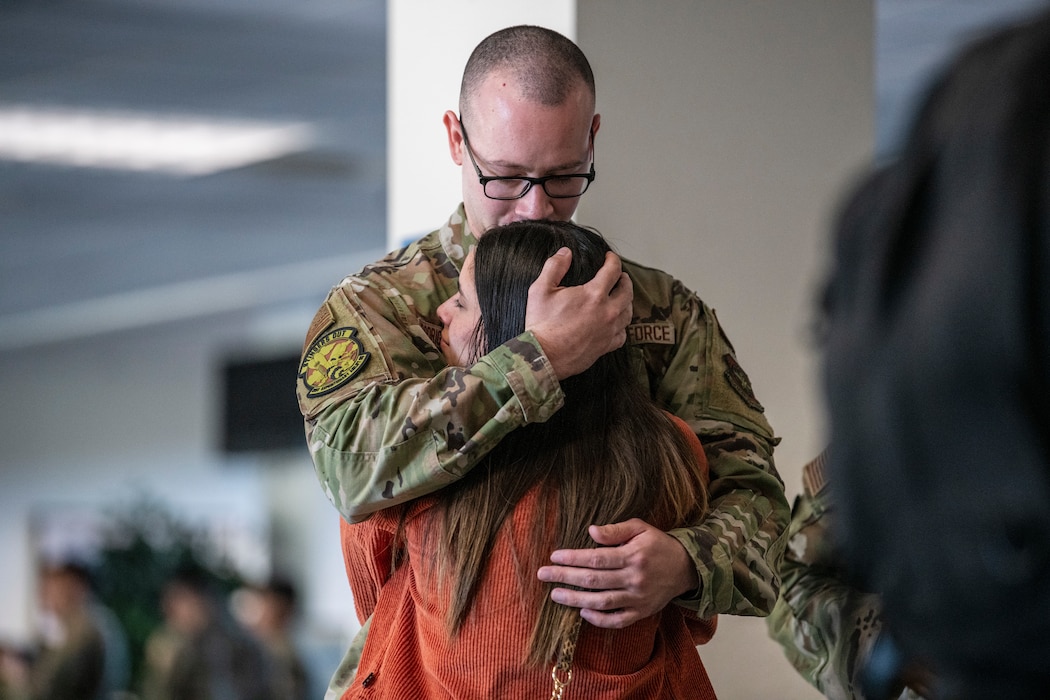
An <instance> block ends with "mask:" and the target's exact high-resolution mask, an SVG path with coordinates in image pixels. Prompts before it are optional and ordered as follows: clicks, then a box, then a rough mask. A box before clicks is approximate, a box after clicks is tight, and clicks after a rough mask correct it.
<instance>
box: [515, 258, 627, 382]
mask: <svg viewBox="0 0 1050 700" xmlns="http://www.w3.org/2000/svg"><path fill="white" fill-rule="evenodd" d="M571 263H572V252H571V251H570V250H569V249H568V248H562V249H560V250H559V251H558V252H556V253H555V254H554V255H553V256H551V257H550V258H548V259H547V262H546V263H545V264H544V266H543V270H542V271H540V276H539V277H537V278H536V281H535V282H533V283H532V286H531V287H529V299H528V305H527V306H526V309H525V329H526V330H529V331H532V333H533V335H535V336H536V339H537V340H539V342H540V347H542V348H543V353H544V354H545V355H546V356H547V359H548V360H549V361H550V363H551V366H552V367H553V368H554V373H555V375H556V376H557V377H558V379H565V378H566V377H571V376H573V375H576V374H579V373H580V372H582V371H584V370H585V369H587V368H588V367H590V366H591V365H592V364H594V361H595V360H597V359H598V358H599V357H601V356H602V355H604V354H605V353H607V352H611V351H613V350H615V349H616V348H618V347H620V346H621V345H623V344H624V343H625V342H626V341H627V324H629V323H630V322H631V304H632V302H633V301H634V286H633V285H632V284H631V278H630V277H628V276H627V273H626V272H624V271H623V269H622V268H621V267H620V257H619V256H618V255H616V254H615V253H612V252H610V253H606V255H605V264H604V265H602V267H601V269H600V270H598V273H597V274H596V275H595V276H594V279H592V280H591V281H590V282H587V283H586V284H582V285H579V286H576V287H560V286H558V285H559V284H560V283H561V280H562V278H563V277H564V276H565V273H566V272H567V271H568V269H569V265H570V264H571Z"/></svg>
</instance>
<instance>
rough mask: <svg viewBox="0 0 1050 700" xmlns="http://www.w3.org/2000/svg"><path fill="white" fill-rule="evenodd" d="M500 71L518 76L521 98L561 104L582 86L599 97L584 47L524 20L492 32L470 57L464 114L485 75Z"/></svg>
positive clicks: (462, 104) (463, 93)
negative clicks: (517, 24)
mask: <svg viewBox="0 0 1050 700" xmlns="http://www.w3.org/2000/svg"><path fill="white" fill-rule="evenodd" d="M497 71H500V72H503V73H505V74H507V75H509V76H510V77H512V78H513V79H514V81H515V82H516V83H517V85H516V88H517V89H518V90H519V91H520V93H521V95H522V97H524V98H525V99H527V100H529V101H530V102H535V103H537V104H541V105H544V106H548V107H555V106H558V105H561V104H562V103H564V102H565V100H566V99H567V98H568V97H569V95H570V94H572V92H573V91H574V90H578V89H579V88H580V86H581V85H582V86H586V88H587V91H588V92H589V93H590V96H591V98H592V100H593V98H594V74H593V73H592V72H591V66H590V63H588V61H587V57H586V56H584V55H583V52H582V51H581V50H580V47H578V46H577V45H576V44H574V43H573V42H572V41H570V40H569V39H567V38H566V37H564V36H562V35H561V34H559V33H558V32H556V31H553V30H551V29H546V28H544V27H535V26H530V25H519V26H516V27H508V28H507V29H501V30H499V31H498V32H495V33H493V34H490V35H489V36H487V37H486V38H485V39H483V40H482V41H481V43H480V44H478V45H477V47H476V48H475V49H474V52H473V53H471V55H470V58H469V59H467V65H466V68H464V70H463V82H462V84H461V85H460V92H459V111H460V114H461V115H466V116H468V117H469V115H470V110H471V106H472V104H473V102H474V98H475V97H476V96H477V93H478V91H479V90H480V89H481V86H482V85H483V84H484V82H485V79H486V78H488V77H489V76H490V75H491V74H493V73H495V72H497Z"/></svg>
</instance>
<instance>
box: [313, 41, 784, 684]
mask: <svg viewBox="0 0 1050 700" xmlns="http://www.w3.org/2000/svg"><path fill="white" fill-rule="evenodd" d="M459 107H460V109H459V114H456V113H455V112H452V111H449V112H446V114H445V116H444V124H445V128H446V133H447V137H448V146H449V152H450V154H451V157H452V159H453V161H454V162H455V163H456V164H457V165H459V166H461V171H462V185H463V203H462V204H461V205H460V206H459V207H458V208H457V209H456V211H455V212H454V213H453V214H452V216H451V217H450V218H449V220H448V221H447V222H446V223H445V224H444V225H443V226H442V227H441V228H439V229H438V230H436V231H434V232H433V233H431V234H429V235H427V236H425V237H423V238H422V239H420V240H418V241H416V242H414V243H411V244H410V245H408V246H406V247H405V248H404V249H402V250H399V251H396V252H394V253H391V254H390V255H388V256H387V257H386V258H384V259H383V260H381V261H379V262H377V263H375V264H373V265H370V266H368V267H366V268H365V269H364V270H363V271H362V272H360V273H359V274H356V275H352V276H350V277H347V278H346V279H344V280H343V281H342V282H341V283H340V284H339V285H337V286H336V287H335V288H334V289H333V290H332V292H331V293H330V294H329V296H328V298H327V299H326V300H325V302H324V304H323V306H322V307H321V309H320V310H319V311H318V313H317V316H316V317H315V319H314V321H313V323H312V324H311V327H310V329H309V331H308V333H307V337H306V343H305V346H304V351H303V358H302V363H301V365H300V374H299V383H298V389H297V393H298V397H299V401H300V407H301V409H302V412H303V415H304V417H305V420H306V431H307V442H308V445H309V449H310V452H311V455H312V457H313V461H314V465H315V468H316V471H317V475H318V478H319V479H320V481H321V484H322V486H323V487H324V489H325V491H326V493H327V495H328V497H329V499H330V500H331V501H332V503H333V504H334V505H335V506H336V508H337V509H338V510H339V512H340V513H341V514H342V516H343V517H344V518H345V519H347V520H348V521H359V520H362V519H364V518H366V517H368V516H369V514H370V513H373V512H375V511H377V510H380V509H383V508H387V507H390V506H393V505H396V504H398V503H402V502H405V501H408V500H410V499H413V498H416V497H419V496H422V495H425V494H427V493H431V492H433V491H435V490H437V489H440V488H442V487H444V486H446V485H448V484H451V483H453V482H454V481H456V480H457V479H459V478H461V477H462V476H463V475H464V474H466V473H467V472H468V471H469V470H470V469H471V468H472V467H473V466H474V465H475V464H477V463H478V461H479V460H480V459H481V458H482V457H484V455H485V454H486V453H487V452H488V451H489V450H490V449H491V448H492V446H493V445H495V444H496V443H497V442H498V441H499V440H500V439H501V438H502V437H503V436H504V435H506V434H507V433H508V432H509V431H511V430H514V429H515V428H517V427H519V426H521V425H524V424H526V423H529V422H534V421H545V420H546V419H547V418H548V417H549V416H550V415H552V414H553V412H554V411H557V410H558V409H559V407H560V406H561V404H562V401H563V394H562V392H561V388H560V384H559V382H560V381H561V380H563V379H565V378H567V377H570V376H572V375H574V374H576V373H578V372H580V371H582V370H583V369H585V368H586V367H588V366H590V364H591V363H593V361H594V360H595V359H596V358H597V357H599V356H601V355H602V354H604V353H606V352H608V351H609V350H611V349H613V348H616V347H619V346H620V345H622V344H623V343H624V342H625V341H628V342H629V343H630V345H631V348H632V352H633V353H634V356H635V358H636V366H637V367H638V371H639V374H640V376H641V377H642V378H643V381H644V382H645V383H646V385H648V386H649V387H650V390H651V393H652V395H653V396H654V397H655V398H656V399H657V400H658V401H659V402H660V403H662V404H663V405H664V406H666V407H667V409H668V410H670V411H672V412H674V413H676V414H677V415H679V416H680V417H682V418H683V419H684V420H686V421H687V422H688V423H689V424H690V425H691V426H693V428H694V430H695V431H696V432H697V434H698V435H699V436H700V439H701V441H702V442H703V444H704V446H705V449H706V451H707V456H708V461H709V463H710V465H711V475H712V481H711V512H710V514H709V516H708V517H707V518H706V519H705V520H704V521H703V522H701V523H697V524H696V525H695V526H694V527H691V528H684V529H680V530H675V531H672V532H670V533H665V532H661V531H659V530H657V529H656V528H654V527H652V526H649V525H642V526H639V525H633V526H632V525H628V524H625V523H613V524H608V525H603V526H602V527H601V528H599V529H598V530H597V532H598V536H597V537H596V538H595V539H596V541H597V542H598V544H599V545H603V547H602V548H600V549H585V550H563V551H557V552H554V553H552V555H551V564H550V565H549V566H544V567H542V568H541V569H540V570H539V571H538V572H537V575H538V576H539V577H540V579H542V580H544V581H548V582H551V583H554V584H562V585H564V586H565V587H562V586H557V587H555V588H554V590H553V592H552V594H551V595H552V598H553V599H554V600H556V601H557V602H560V603H563V604H565V605H570V606H574V607H578V608H580V609H581V615H582V616H583V617H584V619H586V620H587V621H588V622H590V623H591V624H594V625H598V626H604V627H624V626H627V625H629V624H631V623H633V622H635V621H637V620H639V619H641V618H643V617H646V616H648V615H651V614H653V613H655V612H656V611H658V610H660V609H662V608H663V607H664V606H665V605H667V604H668V603H669V602H672V601H674V602H675V603H677V604H679V605H684V606H687V607H689V608H690V609H692V610H695V611H697V612H698V613H699V614H700V615H701V616H704V617H709V616H713V615H715V614H717V613H730V614H745V615H764V614H768V613H769V611H770V610H771V609H772V606H773V604H774V602H775V600H776V595H777V588H778V579H777V570H778V566H779V561H780V558H781V555H782V552H783V541H784V540H783V533H784V529H785V527H786V525H787V520H788V513H789V511H788V505H787V501H786V498H785V496H784V491H783V483H782V482H781V480H780V477H779V476H778V474H777V472H776V469H775V467H774V465H773V459H772V451H773V447H774V445H775V444H776V442H777V440H776V438H775V437H774V436H773V432H772V429H771V428H770V426H769V424H768V422H767V421H766V419H765V416H764V415H763V408H762V405H761V404H760V403H759V402H758V400H757V399H756V398H755V396H754V393H753V391H752V389H751V385H750V382H749V381H748V378H747V375H746V374H745V372H744V370H743V369H742V368H741V367H740V365H739V364H738V362H737V361H736V357H735V351H734V349H733V347H732V345H731V344H730V343H729V341H728V339H727V338H726V336H725V333H724V332H723V331H722V329H721V327H720V326H719V323H718V320H717V319H716V318H715V315H714V312H713V310H712V309H710V308H709V307H708V306H707V305H706V304H704V303H703V302H702V301H701V300H700V299H699V298H698V297H697V296H696V295H695V294H694V293H693V292H691V291H690V290H688V289H686V288H685V287H684V286H683V285H682V284H681V283H680V282H678V281H677V280H675V279H673V278H671V277H670V276H668V275H667V274H665V273H663V272H660V271H658V270H654V269H651V268H646V267H642V266H639V265H636V264H633V263H630V262H627V261H620V260H619V258H617V257H616V256H615V255H612V254H610V257H609V259H608V260H607V264H606V266H605V268H603V269H602V271H600V272H599V274H598V275H597V276H596V277H595V279H594V280H592V282H591V283H588V284H587V285H582V286H579V287H572V288H560V287H558V282H559V281H560V279H561V276H562V275H563V274H564V272H565V270H566V269H567V266H568V261H567V260H566V258H565V257H564V253H563V254H559V255H555V256H554V257H552V258H551V259H550V261H548V265H547V267H546V268H545V270H544V273H543V275H541V277H540V278H539V279H538V280H537V282H536V283H535V284H534V285H533V287H532V289H531V290H530V293H529V300H528V307H527V311H526V324H525V325H526V329H527V330H526V331H525V333H523V334H522V335H521V336H519V337H517V338H515V339H514V340H513V341H510V342H508V343H506V344H504V345H502V346H500V347H498V348H496V349H494V350H493V351H492V352H490V353H488V354H487V355H485V356H484V357H482V358H481V359H480V360H479V361H478V362H476V363H475V364H473V365H472V366H470V367H449V366H446V365H445V362H444V360H443V359H442V355H441V352H440V350H439V335H440V321H439V319H438V317H437V308H438V306H440V305H441V304H442V303H443V302H444V301H445V300H447V299H448V298H450V297H451V296H452V295H453V294H455V292H456V289H457V276H458V275H459V271H460V269H461V267H462V264H463V261H464V259H465V257H466V255H467V253H468V252H469V250H470V248H471V246H472V245H473V244H474V243H475V241H476V240H477V237H479V236H481V235H483V234H484V232H485V231H486V230H488V229H489V228H491V227H492V226H494V225H497V224H503V223H509V222H512V221H519V220H525V219H544V218H546V219H559V220H566V219H569V218H570V217H571V216H572V215H573V213H574V212H575V210H576V206H577V203H578V201H579V197H580V196H581V195H583V193H584V192H585V191H586V190H587V188H588V187H589V186H590V184H591V182H592V181H593V180H594V179H595V176H596V169H595V137H596V134H597V132H598V129H599V126H600V116H599V115H598V114H596V113H595V111H594V108H595V93H594V78H593V75H592V73H591V68H590V66H589V64H588V62H587V59H586V57H585V56H584V55H583V53H582V52H581V51H580V50H579V48H578V47H577V46H576V45H575V44H573V43H572V42H571V41H569V40H568V39H566V38H565V37H563V36H561V35H560V34H558V33H556V32H553V31H550V30H547V29H543V28H540V27H525V26H521V27H512V28H509V29H505V30H501V31H499V32H496V33H494V34H493V35H491V36H489V37H487V38H486V39H485V40H483V41H482V42H481V44H479V45H478V47H477V48H475V50H474V52H473V53H472V55H471V57H470V59H469V60H468V62H467V66H466V69H465V71H464V75H463V81H462V84H461V91H460V106H459ZM468 134H469V135H468ZM621 265H622V270H621ZM628 338H629V340H628ZM595 470H596V473H600V470H601V465H595ZM584 584H586V588H587V589H590V590H587V591H584V590H578V588H577V587H582V586H584ZM359 614H361V615H362V616H363V618H365V619H366V621H367V614H368V611H367V610H364V611H361V610H359ZM366 629H367V625H366ZM358 641H359V642H360V640H358ZM353 656H354V654H353V652H351V653H350V654H349V655H348V657H347V659H346V663H345V664H344V666H343V668H342V669H341V671H340V673H339V674H337V678H336V679H333V684H334V687H336V688H338V687H339V686H340V684H343V685H345V684H346V683H349V682H351V681H352V674H353V666H354V660H353V658H352V657H353Z"/></svg>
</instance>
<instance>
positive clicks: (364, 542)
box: [343, 221, 714, 699]
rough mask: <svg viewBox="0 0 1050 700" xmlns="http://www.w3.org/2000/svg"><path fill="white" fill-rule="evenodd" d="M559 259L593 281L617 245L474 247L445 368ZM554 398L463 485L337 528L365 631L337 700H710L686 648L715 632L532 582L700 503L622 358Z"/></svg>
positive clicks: (600, 365) (507, 333) (702, 463)
mask: <svg viewBox="0 0 1050 700" xmlns="http://www.w3.org/2000/svg"><path fill="white" fill-rule="evenodd" d="M562 247H567V248H569V249H570V250H571V252H572V265H571V267H570V269H569V271H568V273H566V275H565V277H564V279H563V280H562V282H561V284H562V286H572V285H578V284H583V283H585V282H587V281H588V280H590V279H591V278H592V277H593V276H594V274H595V273H596V272H597V270H598V269H599V268H600V267H601V265H602V263H603V262H604V260H605V253H606V252H607V251H608V250H610V248H609V246H608V244H607V243H606V241H605V240H604V239H603V238H602V237H601V236H600V235H598V234H597V233H595V232H593V231H591V230H588V229H585V228H582V227H579V226H577V225H575V224H573V223H571V222H548V221H531V222H519V223H514V224H509V225H506V226H501V227H497V228H494V229H492V230H490V231H488V232H487V233H486V234H485V235H484V236H482V237H481V239H480V240H479V242H478V245H477V247H476V248H475V249H474V250H473V251H472V252H471V254H470V255H468V257H467V259H466V261H465V263H464V266H463V270H462V273H461V275H460V278H459V279H460V289H459V292H458V293H457V294H456V295H455V296H453V297H452V298H451V299H449V300H448V301H447V302H445V303H444V304H443V305H442V306H441V308H440V309H439V310H438V314H439V316H440V317H441V320H442V322H443V324H444V329H443V332H442V341H441V349H442V352H443V353H444V354H445V356H446V358H447V360H448V361H449V363H450V364H455V365H461V366H470V365H471V364H472V363H474V362H475V361H476V360H477V359H478V358H480V357H481V356H483V355H484V354H485V353H486V352H487V351H488V350H489V349H490V348H494V347H496V346H498V345H501V344H504V343H508V342H512V341H513V339H514V338H516V337H517V336H518V335H520V334H521V333H522V332H523V331H524V330H525V308H526V302H527V297H528V289H529V286H530V285H531V284H532V283H533V282H534V281H535V280H536V278H537V277H538V276H539V274H540V270H541V269H542V267H543V264H544V262H545V261H546V260H547V259H548V258H549V257H550V256H551V255H553V254H554V253H555V252H556V251H557V250H558V249H559V248H562ZM537 361H540V358H537ZM562 390H563V393H564V395H565V399H564V400H565V405H564V406H563V407H562V408H561V409H560V410H558V411H557V412H555V413H554V415H553V416H552V417H551V418H550V419H549V420H547V421H546V422H542V423H533V424H530V425H528V426H526V427H524V428H522V429H519V430H515V431H512V432H511V433H510V434H509V435H507V436H506V437H504V438H503V439H502V440H501V442H500V443H499V445H498V446H497V447H496V448H495V449H493V450H492V452H491V453H490V454H489V455H488V456H487V457H486V458H485V462H484V464H483V465H482V466H479V467H478V468H475V469H473V470H471V471H470V472H469V473H468V474H467V475H466V476H465V477H463V478H462V479H460V480H458V481H456V482H455V483H453V484H451V485H450V486H448V487H446V488H445V489H443V490H441V491H439V492H438V493H436V494H434V495H431V496H426V497H423V498H419V499H416V500H415V501H411V502H409V503H406V504H403V505H401V506H398V507H394V508H390V509H386V510H383V511H381V512H379V513H376V514H375V515H373V516H372V517H371V518H369V519H368V520H365V521H363V522H361V523H358V524H354V525H348V524H345V523H344V526H343V543H344V554H345V556H346V564H347V572H348V575H349V577H350V581H351V586H352V588H353V592H354V596H355V603H356V605H357V607H358V614H359V616H360V617H361V619H362V621H363V622H364V621H366V620H368V622H369V624H370V629H369V631H368V637H367V642H366V644H365V646H364V649H363V651H362V652H361V658H360V662H359V664H358V666H357V670H356V675H354V677H353V680H352V682H350V681H349V679H348V680H347V684H346V685H347V690H346V692H345V693H344V694H343V697H344V698H350V697H404V698H413V699H416V698H438V697H454V698H490V697H513V698H519V697H540V696H541V695H543V694H544V693H546V697H550V696H551V692H552V687H553V688H554V690H555V696H557V697H561V695H560V693H561V692H565V693H566V694H567V697H579V698H588V699H593V698H624V697H639V698H713V697H714V692H713V690H712V689H711V684H710V681H709V680H708V677H707V674H706V671H705V670H704V667H703V664H702V663H701V661H700V657H699V655H698V654H697V652H696V649H695V646H696V644H698V643H703V642H705V641H707V640H708V639H709V638H710V636H711V634H712V633H713V631H714V620H713V619H712V620H698V619H696V618H695V617H690V613H689V611H687V610H685V609H683V608H680V607H678V606H676V605H669V606H667V607H666V608H665V609H664V610H662V611H661V612H659V613H656V614H655V615H652V616H650V617H648V618H645V619H643V620H641V621H639V622H637V623H635V624H634V625H631V626H628V627H626V628H624V629H600V628H597V627H593V626H591V625H589V624H587V623H585V622H582V621H581V618H580V615H579V610H578V609H576V608H572V607H568V606H563V605H560V604H558V603H555V602H554V601H553V600H552V599H551V597H550V586H549V585H548V584H544V583H542V582H541V581H539V580H538V579H537V576H536V573H535V572H536V571H537V569H538V568H539V567H541V566H543V565H544V564H546V563H548V558H549V556H550V553H551V552H552V551H554V550H556V549H578V548H586V547H595V546H596V544H595V543H594V541H593V540H591V538H590V536H589V535H588V527H589V526H590V525H592V524H603V523H614V522H623V521H626V520H629V519H631V518H640V519H644V520H645V521H646V522H649V523H652V524H653V525H655V526H656V527H658V528H660V529H661V530H669V529H672V528H675V527H678V526H681V525H684V524H687V523H690V522H695V521H696V520H697V518H699V517H700V516H701V515H702V514H703V512H704V511H705V510H706V507H707V487H706V483H707V472H706V469H707V463H706V460H705V458H704V454H703V450H702V448H701V446H700V443H699V441H698V440H697V438H696V436H695V435H694V434H693V432H692V431H691V430H690V429H689V427H688V426H687V425H686V424H685V423H684V422H683V421H681V420H680V419H678V418H676V417H674V416H672V415H671V414H669V413H667V412H665V411H663V410H661V409H660V408H659V407H658V406H657V405H656V404H655V403H654V402H653V401H652V399H651V398H650V397H649V395H648V394H647V393H646V391H645V390H644V389H643V388H642V387H641V386H640V384H639V383H638V382H637V381H636V379H635V378H634V373H633V369H632V365H631V356H630V350H629V349H628V348H627V347H626V346H625V347H623V348H620V349H619V350H616V351H614V352H611V353H609V354H607V355H605V356H603V357H601V358H599V359H598V361H597V362H595V364H594V365H593V366H592V367H591V368H590V369H589V370H587V371H585V372H583V373H581V374H579V375H576V376H574V377H571V378H569V379H566V380H565V381H563V382H562ZM465 439H467V438H465ZM570 679H571V680H570ZM566 685H567V687H566Z"/></svg>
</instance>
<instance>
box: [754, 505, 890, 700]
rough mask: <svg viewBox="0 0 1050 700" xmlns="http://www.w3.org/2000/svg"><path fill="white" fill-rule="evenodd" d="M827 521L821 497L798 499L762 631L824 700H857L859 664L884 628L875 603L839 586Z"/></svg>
mask: <svg viewBox="0 0 1050 700" xmlns="http://www.w3.org/2000/svg"><path fill="white" fill-rule="evenodd" d="M831 519H832V518H831V511H830V509H829V507H828V505H827V503H826V497H825V496H824V495H823V494H818V495H817V496H811V495H809V493H808V492H806V493H803V495H801V496H799V497H798V499H796V501H795V508H794V511H793V513H792V519H791V525H790V526H789V529H788V536H789V539H788V546H787V552H786V553H785V556H784V563H783V567H782V569H781V576H782V577H783V584H782V587H781V591H780V599H779V600H778V601H777V604H776V607H775V608H774V609H773V614H772V615H770V616H769V618H768V620H767V627H768V629H769V635H770V636H771V637H772V638H773V639H774V640H776V642H777V643H779V644H780V646H781V647H783V649H784V655H785V656H786V657H787V659H788V661H789V662H791V665H792V666H794V667H795V669H796V670H797V671H798V672H799V674H800V675H801V676H802V677H803V678H805V679H806V680H807V681H808V682H809V683H810V684H812V685H813V686H815V687H816V688H817V689H819V690H820V691H821V692H822V693H824V695H825V696H827V697H828V698H831V699H832V700H838V699H854V698H861V699H862V698H863V695H862V694H861V692H860V671H861V668H862V663H861V662H862V660H863V659H865V658H866V657H867V655H868V653H869V652H870V650H871V647H872V645H873V644H874V643H875V640H876V638H877V637H878V634H879V631H880V630H881V628H882V622H881V618H880V607H879V601H878V597H877V596H875V595H873V594H870V593H865V592H863V591H860V590H858V589H856V588H854V587H852V586H850V585H849V584H848V583H847V582H846V581H845V580H844V578H843V575H842V568H841V565H840V562H839V558H838V556H837V555H836V553H835V551H834V550H833V547H832V543H831V535H830V533H829V528H830V527H831Z"/></svg>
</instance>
